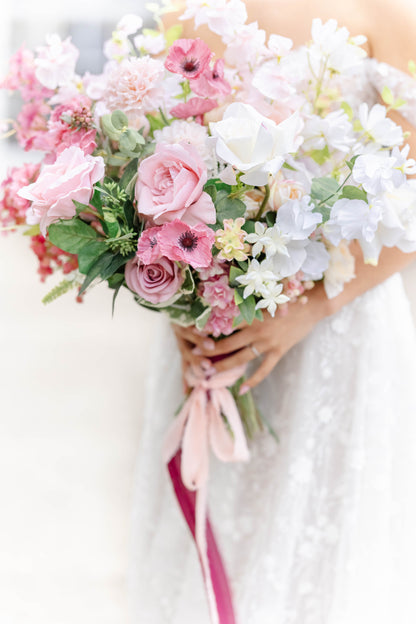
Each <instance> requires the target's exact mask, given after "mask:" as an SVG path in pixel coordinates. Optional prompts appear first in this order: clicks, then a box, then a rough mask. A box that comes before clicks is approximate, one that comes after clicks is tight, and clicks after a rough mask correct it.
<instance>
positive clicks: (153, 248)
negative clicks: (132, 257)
mask: <svg viewBox="0 0 416 624" xmlns="http://www.w3.org/2000/svg"><path fill="white" fill-rule="evenodd" d="M161 229H162V226H159V227H150V228H147V229H146V230H144V232H143V233H142V235H141V236H140V238H139V241H138V244H137V256H138V257H139V258H140V260H141V261H142V262H143V264H152V263H153V262H156V260H159V258H160V257H161V256H162V252H161V250H160V247H159V241H158V236H159V233H160V231H161Z"/></svg>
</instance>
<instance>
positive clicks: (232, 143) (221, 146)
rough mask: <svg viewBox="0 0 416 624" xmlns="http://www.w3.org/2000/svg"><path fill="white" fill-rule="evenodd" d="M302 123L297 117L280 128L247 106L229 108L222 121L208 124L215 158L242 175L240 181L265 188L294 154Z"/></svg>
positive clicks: (289, 119)
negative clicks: (215, 152)
mask: <svg viewBox="0 0 416 624" xmlns="http://www.w3.org/2000/svg"><path fill="white" fill-rule="evenodd" d="M302 125H303V124H302V121H301V119H300V118H299V116H298V114H297V113H294V114H293V115H291V116H290V117H288V119H285V121H283V122H282V123H280V124H276V123H275V122H274V121H272V120H271V119H267V117H264V116H263V115H261V114H260V113H258V112H257V111H256V109H255V108H253V107H252V106H249V105H248V104H242V103H240V102H235V103H233V104H230V106H228V108H227V109H226V111H225V113H224V117H223V119H222V121H218V122H215V123H210V130H211V134H212V135H213V136H214V137H215V138H216V139H217V142H216V151H217V155H218V156H219V158H220V159H221V160H223V161H224V162H226V163H228V164H230V165H232V166H233V167H235V168H236V169H238V170H239V171H241V172H243V173H244V175H243V176H241V180H242V181H243V182H245V183H246V184H251V185H253V186H263V185H265V184H267V182H268V179H269V175H270V174H271V175H276V173H277V172H278V171H279V169H280V168H281V167H282V165H283V163H284V161H285V157H286V156H287V155H288V154H290V153H293V152H296V150H297V149H298V147H299V145H300V144H301V142H302V138H301V137H299V133H300V131H301V129H302Z"/></svg>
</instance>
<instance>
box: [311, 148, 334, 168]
mask: <svg viewBox="0 0 416 624" xmlns="http://www.w3.org/2000/svg"><path fill="white" fill-rule="evenodd" d="M309 154H310V157H311V158H312V159H313V160H314V161H315V162H316V163H317V164H318V165H323V164H324V163H325V162H326V161H327V160H328V159H329V158H331V154H330V151H329V148H328V145H325V147H324V148H323V149H320V150H318V149H316V150H312V151H311V152H309Z"/></svg>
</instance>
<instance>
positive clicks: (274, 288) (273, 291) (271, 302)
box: [256, 282, 290, 316]
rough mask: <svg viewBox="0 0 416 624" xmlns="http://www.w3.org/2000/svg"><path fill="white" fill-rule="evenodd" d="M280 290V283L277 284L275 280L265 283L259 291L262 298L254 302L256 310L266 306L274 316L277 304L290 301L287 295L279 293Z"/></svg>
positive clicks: (281, 288) (281, 286)
mask: <svg viewBox="0 0 416 624" xmlns="http://www.w3.org/2000/svg"><path fill="white" fill-rule="evenodd" d="M282 290H283V285H282V284H277V283H276V282H272V283H269V284H267V286H266V287H265V288H263V291H262V293H261V294H262V297H263V298H262V299H260V301H258V302H257V304H256V310H259V309H261V308H267V311H268V313H269V314H270V316H274V315H275V313H276V310H277V306H278V305H282V304H283V303H287V302H288V301H290V299H289V297H287V296H286V295H282V294H281V293H282Z"/></svg>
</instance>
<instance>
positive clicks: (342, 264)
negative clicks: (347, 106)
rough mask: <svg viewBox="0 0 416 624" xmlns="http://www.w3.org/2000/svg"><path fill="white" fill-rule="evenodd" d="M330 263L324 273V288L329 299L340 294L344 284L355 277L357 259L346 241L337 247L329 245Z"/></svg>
mask: <svg viewBox="0 0 416 624" xmlns="http://www.w3.org/2000/svg"><path fill="white" fill-rule="evenodd" d="M328 256H329V265H328V268H327V269H326V271H325V275H324V288H325V292H326V294H327V297H328V299H332V298H333V297H336V296H337V295H339V293H340V292H342V291H343V289H344V284H346V283H347V282H350V281H351V280H352V279H353V278H354V277H355V271H354V270H355V259H354V256H353V255H352V253H351V252H350V250H349V247H348V245H347V243H346V242H345V241H341V242H340V243H339V245H337V246H336V247H335V246H334V245H329V249H328Z"/></svg>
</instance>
